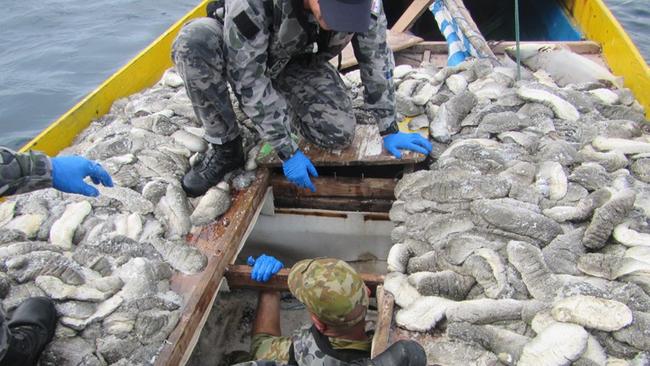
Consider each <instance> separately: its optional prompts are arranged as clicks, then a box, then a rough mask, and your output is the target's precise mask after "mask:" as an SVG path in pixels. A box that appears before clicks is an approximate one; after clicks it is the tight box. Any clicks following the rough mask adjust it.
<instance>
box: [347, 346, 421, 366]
mask: <svg viewBox="0 0 650 366" xmlns="http://www.w3.org/2000/svg"><path fill="white" fill-rule="evenodd" d="M352 364H353V365H355V366H426V365H427V355H426V353H424V349H423V348H422V346H420V344H419V343H418V342H415V341H411V340H401V341H397V342H395V343H393V344H392V345H391V346H390V347H388V348H387V349H386V350H385V351H384V352H382V353H380V354H379V355H378V356H377V357H375V358H373V359H372V360H368V359H366V360H363V361H361V360H360V361H356V362H353V363H352Z"/></svg>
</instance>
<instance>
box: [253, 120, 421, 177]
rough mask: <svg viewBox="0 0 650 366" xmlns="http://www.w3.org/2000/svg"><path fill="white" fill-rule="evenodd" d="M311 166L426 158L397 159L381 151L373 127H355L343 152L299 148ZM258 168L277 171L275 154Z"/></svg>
mask: <svg viewBox="0 0 650 366" xmlns="http://www.w3.org/2000/svg"><path fill="white" fill-rule="evenodd" d="M298 147H299V148H300V150H301V151H302V152H303V153H304V154H305V155H307V156H308V157H309V159H310V160H311V162H312V163H313V164H314V166H317V167H318V166H350V165H394V164H399V165H404V164H412V163H419V162H421V161H424V159H425V158H426V156H424V155H422V154H418V153H414V152H406V151H405V152H403V153H402V158H401V159H397V158H395V157H394V156H393V155H391V154H390V153H389V152H388V151H386V150H385V149H384V145H383V140H382V138H381V136H380V135H379V131H378V129H377V126H376V125H358V126H357V127H356V130H355V134H354V139H353V141H352V143H351V144H350V146H348V147H347V148H345V149H343V150H326V149H323V148H320V147H317V146H315V145H313V144H311V143H308V142H306V141H304V140H303V141H301V142H300V143H299V144H298ZM258 163H259V164H260V165H261V166H266V167H278V166H281V165H282V161H281V160H280V159H279V158H278V157H277V155H276V154H275V153H271V154H269V155H267V156H265V157H263V158H260V159H258Z"/></svg>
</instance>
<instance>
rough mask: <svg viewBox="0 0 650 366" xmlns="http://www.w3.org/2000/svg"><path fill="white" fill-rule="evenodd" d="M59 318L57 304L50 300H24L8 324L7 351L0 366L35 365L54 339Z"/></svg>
mask: <svg viewBox="0 0 650 366" xmlns="http://www.w3.org/2000/svg"><path fill="white" fill-rule="evenodd" d="M56 322H57V315H56V310H55V309H54V303H53V302H52V300H50V299H49V298H47V297H33V298H30V299H27V300H25V301H24V302H23V303H22V304H20V305H19V306H18V307H17V308H16V310H15V311H14V314H13V316H12V317H11V319H10V320H9V322H8V323H7V327H8V328H9V333H10V335H9V339H8V346H9V347H8V348H7V353H6V354H5V357H4V358H3V359H2V360H0V366H8V365H13V366H16V365H21V366H33V365H36V363H37V362H38V358H39V357H40V356H41V352H43V349H44V348H45V346H46V345H47V344H48V343H49V342H50V341H51V340H52V337H54V329H55V328H56Z"/></svg>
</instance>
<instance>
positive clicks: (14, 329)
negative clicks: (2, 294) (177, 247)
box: [0, 147, 113, 366]
mask: <svg viewBox="0 0 650 366" xmlns="http://www.w3.org/2000/svg"><path fill="white" fill-rule="evenodd" d="M85 177H90V178H91V179H92V181H93V182H94V183H95V184H100V183H101V184H103V185H105V186H109V187H111V186H113V181H112V180H111V177H110V175H109V174H108V172H106V171H105V170H104V169H103V168H102V167H101V166H100V165H99V164H97V163H95V162H92V161H90V160H87V159H85V158H82V157H80V156H62V157H56V158H51V159H50V158H49V157H48V156H47V155H45V154H43V153H40V152H34V151H30V152H28V153H16V152H15V151H13V150H11V149H8V148H6V147H0V197H4V196H9V195H13V194H19V193H26V192H31V191H34V190H37V189H42V188H49V187H54V188H56V189H58V190H60V191H63V192H68V193H78V194H84V195H87V196H97V195H98V194H99V192H98V191H97V189H96V188H94V187H92V186H90V185H88V184H86V183H85V182H84V181H83V179H84V178H85ZM56 322H57V316H56V310H55V309H54V303H53V302H52V300H50V299H49V298H47V297H34V298H29V299H27V300H25V301H24V302H23V303H22V304H20V305H19V306H18V307H17V308H16V310H15V311H14V313H13V315H12V317H11V319H10V320H9V321H6V320H5V313H4V309H3V308H2V305H1V304H0V366H5V365H7V366H15V365H24V366H30V365H36V363H37V362H38V358H39V356H40V354H41V352H42V351H43V348H45V345H46V344H47V343H49V342H50V340H51V339H52V337H53V336H54V329H55V326H56Z"/></svg>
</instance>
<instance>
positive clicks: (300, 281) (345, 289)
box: [288, 258, 368, 327]
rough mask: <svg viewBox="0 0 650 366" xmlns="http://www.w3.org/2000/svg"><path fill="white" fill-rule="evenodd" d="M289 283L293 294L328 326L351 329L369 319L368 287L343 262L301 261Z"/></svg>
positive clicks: (290, 274)
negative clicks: (366, 317) (367, 314)
mask: <svg viewBox="0 0 650 366" xmlns="http://www.w3.org/2000/svg"><path fill="white" fill-rule="evenodd" d="M288 282H289V290H291V293H292V294H293V295H294V296H295V297H296V298H297V299H298V300H300V301H301V302H302V303H303V304H305V306H306V307H307V310H309V311H310V312H311V313H312V314H314V315H316V316H317V317H318V319H320V320H321V321H322V322H324V323H325V324H328V325H331V326H336V327H341V326H343V327H351V326H353V325H355V324H357V323H359V322H360V321H361V320H363V319H364V318H365V316H366V310H367V309H368V293H367V292H366V287H365V284H364V283H363V280H362V279H361V276H359V274H358V273H357V272H356V271H355V270H354V268H352V267H350V265H349V264H347V263H345V262H344V261H342V260H339V259H334V258H319V259H306V260H302V261H300V262H298V263H296V264H295V265H294V266H293V268H291V272H289V279H288Z"/></svg>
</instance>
